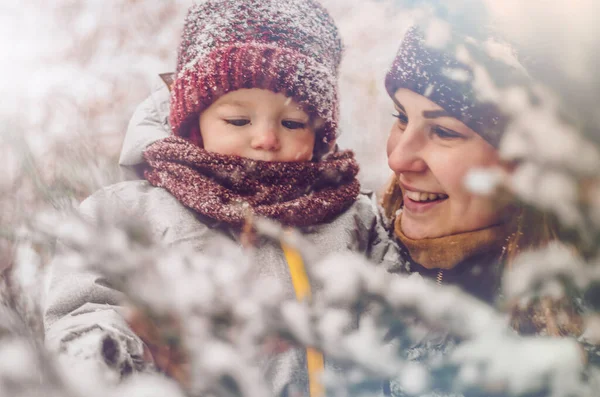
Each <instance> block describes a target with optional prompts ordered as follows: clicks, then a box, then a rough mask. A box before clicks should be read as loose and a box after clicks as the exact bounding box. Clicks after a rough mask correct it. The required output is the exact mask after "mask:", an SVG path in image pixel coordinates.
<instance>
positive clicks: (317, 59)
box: [170, 0, 342, 144]
mask: <svg viewBox="0 0 600 397" xmlns="http://www.w3.org/2000/svg"><path fill="white" fill-rule="evenodd" d="M341 55H342V42H341V39H340V36H339V34H338V30H337V27H336V26H335V24H334V22H333V20H332V18H331V16H330V15H329V14H328V12H327V11H326V10H325V9H324V8H323V7H322V6H321V5H320V4H319V3H317V2H316V1H314V0H207V1H203V2H201V3H200V4H196V5H193V6H192V7H190V9H189V11H188V14H187V17H186V20H185V25H184V29H183V34H182V39H181V44H180V47H179V56H178V59H177V71H176V75H175V81H174V83H173V86H172V91H171V114H170V123H171V128H172V130H173V133H174V134H175V135H177V136H181V137H183V138H189V134H190V131H191V130H192V129H191V128H190V127H192V126H194V125H195V124H197V121H198V115H199V114H200V112H202V111H203V110H204V109H206V108H207V107H209V106H210V105H211V104H212V103H213V102H214V101H215V100H217V99H218V98H219V97H220V96H222V95H224V94H226V93H228V92H232V91H235V90H238V89H243V88H262V89H268V90H271V91H273V92H276V93H283V94H285V95H287V96H288V97H291V98H293V99H294V100H295V101H297V102H298V103H300V104H301V105H303V106H304V107H305V109H306V110H307V112H308V113H310V114H313V115H315V116H318V117H320V118H321V119H322V120H323V121H324V125H323V128H320V129H319V131H318V134H319V136H318V137H317V139H318V140H317V142H318V143H319V144H321V143H322V144H329V143H331V142H332V141H334V140H335V138H336V131H337V125H338V112H339V110H338V95H337V75H338V69H339V64H340V61H341Z"/></svg>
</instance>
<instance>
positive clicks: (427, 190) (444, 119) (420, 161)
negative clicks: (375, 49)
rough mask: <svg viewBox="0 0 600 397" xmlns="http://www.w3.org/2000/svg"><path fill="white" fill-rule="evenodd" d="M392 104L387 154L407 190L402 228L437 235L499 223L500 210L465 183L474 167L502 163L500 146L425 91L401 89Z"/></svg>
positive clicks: (414, 233) (412, 234) (412, 233)
mask: <svg viewBox="0 0 600 397" xmlns="http://www.w3.org/2000/svg"><path fill="white" fill-rule="evenodd" d="M394 104H395V107H396V113H395V117H396V118H397V120H396V122H395V123H394V126H393V127H392V130H391V132H390V136H389V139H388V143H387V155H388V164H389V167H390V168H391V169H392V170H393V171H394V172H395V173H396V175H397V176H398V181H399V183H400V186H401V188H402V191H403V194H404V197H403V198H404V210H403V212H402V221H401V227H402V232H403V233H404V234H405V235H406V236H407V237H409V238H412V239H422V238H434V237H442V236H449V235H453V234H457V233H461V232H467V231H474V230H478V229H483V228H486V227H488V226H492V225H494V224H497V223H499V222H500V220H501V217H502V215H501V214H502V211H501V210H500V209H499V208H497V207H495V206H494V204H493V203H492V200H491V199H490V198H488V197H483V196H478V195H475V194H473V193H471V192H469V191H468V190H467V188H466V187H465V185H464V180H465V176H466V175H467V173H468V172H469V171H470V170H472V169H474V168H484V167H492V166H497V165H500V159H499V155H498V151H497V150H496V149H495V148H494V147H493V146H491V145H490V144H489V143H488V142H487V141H485V140H484V139H483V138H481V136H479V135H478V134H477V133H476V132H475V131H473V130H472V129H470V128H469V127H467V126H466V125H465V124H463V123H462V122H460V121H459V120H457V119H456V118H453V117H451V116H449V115H447V113H446V112H445V111H444V110H443V109H442V108H441V107H440V106H438V105H437V104H435V103H434V102H432V101H430V100H429V99H427V98H426V97H424V96H422V95H419V94H417V93H415V92H413V91H410V90H408V89H404V88H401V89H399V90H398V91H397V92H396V94H395V95H394Z"/></svg>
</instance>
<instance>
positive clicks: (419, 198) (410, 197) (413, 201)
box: [403, 188, 448, 214]
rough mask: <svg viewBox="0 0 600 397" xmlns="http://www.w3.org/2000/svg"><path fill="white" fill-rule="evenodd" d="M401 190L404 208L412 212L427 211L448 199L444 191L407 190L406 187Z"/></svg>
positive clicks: (420, 212)
mask: <svg viewBox="0 0 600 397" xmlns="http://www.w3.org/2000/svg"><path fill="white" fill-rule="evenodd" d="M403 191H404V197H403V199H404V209H405V210H407V211H409V212H412V213H414V214H422V213H425V212H428V211H429V210H431V209H433V208H435V207H437V206H438V205H439V204H442V203H444V202H445V201H446V200H448V195H447V194H444V193H434V192H425V191H417V190H409V189H407V188H404V189H403Z"/></svg>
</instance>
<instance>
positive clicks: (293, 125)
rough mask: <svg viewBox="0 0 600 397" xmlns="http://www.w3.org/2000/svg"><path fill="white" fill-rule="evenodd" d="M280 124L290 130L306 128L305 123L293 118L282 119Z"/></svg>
mask: <svg viewBox="0 0 600 397" xmlns="http://www.w3.org/2000/svg"><path fill="white" fill-rule="evenodd" d="M281 125H282V126H284V127H285V128H287V129H290V130H301V129H304V128H306V123H301V122H299V121H293V120H283V121H282V122H281Z"/></svg>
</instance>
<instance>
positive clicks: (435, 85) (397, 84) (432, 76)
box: [385, 27, 525, 147]
mask: <svg viewBox="0 0 600 397" xmlns="http://www.w3.org/2000/svg"><path fill="white" fill-rule="evenodd" d="M452 39H453V40H452V43H453V44H454V45H456V44H457V43H460V44H463V45H464V46H465V47H466V48H467V49H468V51H469V54H470V55H471V56H472V57H473V58H474V60H475V61H476V62H478V63H479V64H482V65H483V66H484V67H485V68H486V70H487V71H488V73H490V75H491V77H492V79H493V80H494V81H495V82H496V83H498V84H499V85H500V86H506V85H510V84H522V83H523V82H524V81H525V73H524V71H523V70H522V69H521V70H519V68H517V67H516V66H514V65H510V64H507V63H505V62H503V61H502V60H500V59H496V58H493V57H491V56H489V55H488V54H487V53H486V51H485V50H484V49H483V48H482V47H481V46H478V45H477V43H476V42H475V41H474V40H469V39H468V38H461V37H459V36H458V35H456V34H454V35H453V36H452ZM452 50H454V49H449V50H439V49H436V48H432V47H430V46H427V44H426V43H425V38H424V35H423V33H422V32H421V31H420V30H419V29H418V28H416V27H412V28H410V29H409V31H408V32H407V33H406V35H405V36H404V39H403V41H402V44H401V45H400V50H399V51H398V54H397V55H396V59H394V62H393V64H392V66H391V68H390V69H389V71H388V73H387V75H386V78H385V87H386V89H387V92H388V94H389V95H390V96H392V97H393V96H394V95H395V93H396V91H397V90H398V89H399V88H407V89H409V90H411V91H414V92H416V93H417V94H420V95H423V96H426V97H427V98H429V99H430V100H431V101H433V102H435V103H437V104H438V105H440V106H441V107H442V108H443V109H444V110H445V111H447V112H448V113H450V115H451V116H452V117H455V118H457V119H458V120H460V121H462V122H463V123H465V124H466V125H467V126H468V127H469V128H471V129H473V130H474V131H475V132H477V133H478V134H479V135H481V136H482V137H483V138H484V139H485V140H486V141H488V142H489V143H490V144H491V145H493V146H494V147H498V144H499V142H500V139H501V137H502V134H503V133H504V130H505V129H506V125H507V123H508V121H509V118H508V116H507V115H506V114H505V113H503V112H502V110H501V109H500V108H499V107H498V106H497V104H495V103H492V102H489V101H487V100H484V99H482V98H481V97H480V95H479V94H478V93H477V92H476V90H475V88H474V86H473V81H474V73H473V69H472V68H471V67H470V66H468V65H466V64H464V63H462V62H460V61H459V60H457V59H456V56H454V54H453V53H452V52H451V51H452Z"/></svg>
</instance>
